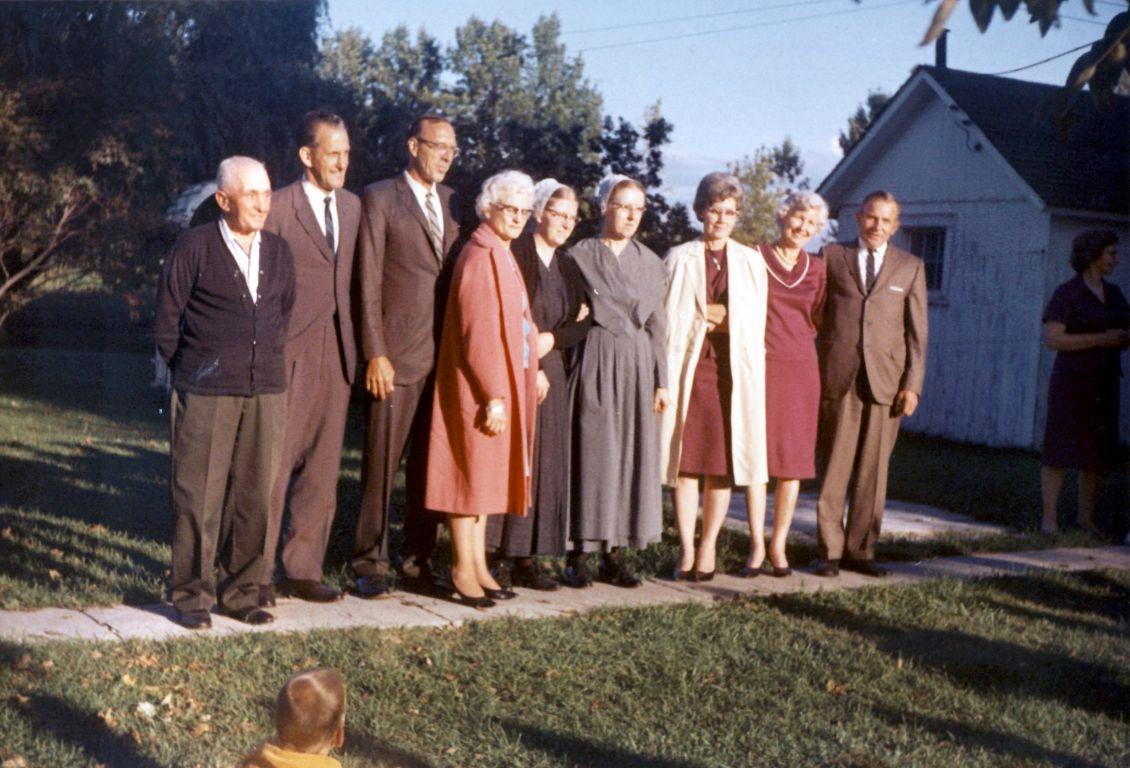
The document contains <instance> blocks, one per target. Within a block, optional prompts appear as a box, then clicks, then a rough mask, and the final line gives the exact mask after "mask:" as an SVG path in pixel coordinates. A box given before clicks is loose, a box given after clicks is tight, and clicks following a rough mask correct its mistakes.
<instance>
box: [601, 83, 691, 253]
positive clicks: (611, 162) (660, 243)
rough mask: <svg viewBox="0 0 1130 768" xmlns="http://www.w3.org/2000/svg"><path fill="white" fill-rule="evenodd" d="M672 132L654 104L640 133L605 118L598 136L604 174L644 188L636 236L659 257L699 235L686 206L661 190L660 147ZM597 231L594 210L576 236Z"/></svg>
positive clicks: (623, 121)
mask: <svg viewBox="0 0 1130 768" xmlns="http://www.w3.org/2000/svg"><path fill="white" fill-rule="evenodd" d="M674 129H675V126H674V125H673V124H672V123H671V122H670V121H669V120H667V118H665V117H663V114H662V110H661V106H660V104H659V103H656V104H654V105H652V106H651V107H650V108H649V109H648V110H647V112H646V113H645V114H644V128H643V132H642V133H641V132H640V131H638V130H637V129H636V127H635V126H634V125H632V124H631V123H630V122H628V121H626V120H625V119H624V118H623V117H620V118H618V119H617V121H616V122H613V120H612V118H611V117H605V118H604V123H603V129H602V131H601V137H600V154H601V163H600V164H601V168H602V169H603V170H604V172H606V173H619V174H623V175H625V176H630V177H632V178H633V179H636V180H637V181H639V182H640V183H641V184H643V185H644V187H645V188H646V189H647V211H646V212H645V214H644V220H643V222H641V224H640V229H639V232H638V233H637V235H636V236H637V237H638V238H639V239H640V240H641V241H642V242H644V243H645V244H646V245H647V246H648V247H649V248H651V249H652V250H653V251H655V252H656V253H659V254H661V255H662V254H664V253H666V252H667V250H668V249H669V248H671V247H672V246H674V245H677V244H679V243H682V242H685V241H687V240H690V239H691V238H693V237H695V236H696V235H697V234H698V232H697V230H695V228H694V226H693V225H692V224H691V218H690V213H689V211H688V210H687V207H686V206H685V205H683V204H682V203H675V204H674V205H671V204H670V203H668V202H667V198H666V197H665V196H664V195H663V193H662V191H661V189H662V181H663V173H662V172H663V146H664V145H666V144H667V143H669V142H670V141H671V132H672V131H673V130H674ZM598 229H599V223H598V222H597V216H596V211H593V216H592V217H591V218H590V221H589V222H588V224H587V225H586V227H584V228H582V229H581V231H580V232H579V236H583V235H585V234H595V233H596V231H597V230H598Z"/></svg>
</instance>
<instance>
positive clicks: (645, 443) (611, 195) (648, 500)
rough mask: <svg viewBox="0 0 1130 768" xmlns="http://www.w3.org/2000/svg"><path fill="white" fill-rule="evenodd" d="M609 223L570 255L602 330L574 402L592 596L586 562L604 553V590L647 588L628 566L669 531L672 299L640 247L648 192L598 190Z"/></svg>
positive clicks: (623, 186)
mask: <svg viewBox="0 0 1130 768" xmlns="http://www.w3.org/2000/svg"><path fill="white" fill-rule="evenodd" d="M597 194H598V198H599V203H600V210H601V213H602V214H603V217H604V220H603V225H602V227H601V232H600V236H599V237H594V238H590V239H588V240H583V241H581V242H580V243H578V244H577V245H576V246H575V247H574V248H573V249H572V250H571V251H570V253H569V255H570V264H571V268H572V269H573V270H575V279H576V280H577V281H578V283H579V284H580V286H581V291H582V292H583V294H584V297H585V301H586V303H587V304H588V305H589V307H590V311H591V319H592V327H591V328H590V329H589V333H588V336H587V337H586V338H585V342H584V347H583V350H582V353H581V356H580V361H579V363H578V365H577V367H576V369H575V370H574V371H573V375H572V377H571V386H572V395H573V433H572V462H573V463H572V472H571V477H572V481H573V496H572V498H573V507H572V510H571V515H572V516H571V520H570V537H571V539H572V546H573V551H572V553H571V554H570V557H569V563H568V566H567V568H566V572H565V573H566V579H567V580H568V582H569V583H570V584H571V585H572V586H588V584H591V583H592V581H591V579H590V577H589V575H588V572H587V563H586V557H587V554H588V553H590V552H601V553H602V554H603V561H602V563H601V568H600V573H599V577H598V578H600V580H601V581H605V582H608V583H610V584H615V585H618V586H622V587H634V586H638V585H639V583H640V581H639V578H638V577H636V576H635V575H634V574H632V573H631V572H630V571H629V570H628V569H627V568H626V567H625V565H624V562H623V560H622V558H621V554H622V552H621V550H622V548H623V547H635V548H642V547H646V546H647V545H649V544H651V543H653V542H655V541H658V540H659V536H660V533H661V531H662V519H661V517H662V515H661V503H662V498H661V491H660V473H659V424H660V421H659V420H660V416H659V414H661V413H662V412H663V410H664V409H665V408H666V406H667V391H666V386H667V361H666V355H665V342H666V339H665V336H666V331H665V325H666V323H665V320H664V315H663V297H664V294H665V292H666V272H665V270H664V268H663V262H662V261H661V260H660V259H659V257H658V256H656V255H655V253H653V252H652V251H651V250H650V249H649V248H647V247H646V246H644V245H642V244H640V243H638V242H637V241H636V240H634V239H633V236H634V235H635V233H636V230H637V229H639V225H640V220H641V219H642V217H643V213H644V202H645V198H644V189H643V185H641V184H640V183H639V182H638V181H635V180H634V179H629V178H627V177H626V176H608V177H605V178H604V179H603V180H602V181H601V182H600V185H599V187H598V190H597Z"/></svg>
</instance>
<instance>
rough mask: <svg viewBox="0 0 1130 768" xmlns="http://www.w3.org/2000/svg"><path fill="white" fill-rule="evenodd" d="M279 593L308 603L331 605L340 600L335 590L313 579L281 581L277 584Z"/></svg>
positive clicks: (340, 596)
mask: <svg viewBox="0 0 1130 768" xmlns="http://www.w3.org/2000/svg"><path fill="white" fill-rule="evenodd" d="M279 592H280V593H282V594H283V595H286V596H289V597H297V598H298V599H299V600H305V601H306V602H308V603H333V602H336V601H338V600H340V599H341V598H342V594H341V593H340V592H338V591H337V590H336V589H333V588H331V587H327V586H326V585H325V584H323V583H322V582H320V581H314V580H313V579H309V580H308V579H283V580H282V581H280V582H279Z"/></svg>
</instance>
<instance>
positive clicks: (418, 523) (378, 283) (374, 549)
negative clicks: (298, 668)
mask: <svg viewBox="0 0 1130 768" xmlns="http://www.w3.org/2000/svg"><path fill="white" fill-rule="evenodd" d="M407 150H408V157H409V159H408V168H407V170H406V171H405V172H404V173H402V174H398V175H396V176H394V177H392V178H390V179H385V180H383V181H379V182H377V183H375V184H370V185H369V186H368V187H366V188H365V192H364V194H363V196H362V208H363V210H362V217H361V233H360V235H359V236H358V250H357V260H358V265H357V271H358V283H359V289H360V290H359V293H360V304H361V306H360V318H361V319H360V323H361V352H362V354H363V355H364V357H365V360H366V363H365V389H366V391H367V392H368V393H369V395H370V398H369V401H368V414H367V416H366V433H365V455H364V458H363V459H362V470H361V484H362V486H363V496H362V499H361V510H360V513H359V515H358V520H357V533H356V536H355V539H354V546H353V556H352V558H351V561H350V565H351V567H352V569H353V573H354V575H355V576H356V577H357V594H358V595H359V596H360V597H363V598H374V597H380V596H381V595H383V594H385V593H387V592H388V591H389V589H390V588H391V580H390V574H389V552H388V533H389V498H390V496H391V493H392V484H393V480H394V479H395V477H396V472H397V470H398V469H399V467H400V461H401V458H402V457H403V455H404V452H405V447H406V446H408V450H409V458H408V466H407V472H406V476H407V482H406V492H407V504H406V510H405V522H404V536H405V542H404V551H403V555H404V557H403V559H402V561H401V573H402V575H403V576H405V577H406V578H408V579H409V580H411V581H413V582H414V583H415V586H416V587H417V588H418V589H422V590H427V589H429V588H430V587H431V585H432V574H431V568H430V564H429V558H430V557H431V550H432V548H433V547H434V546H435V539H436V528H437V525H438V521H437V519H436V518H435V516H433V515H431V514H430V513H428V512H427V511H426V510H425V509H424V506H423V496H424V494H423V485H424V476H425V469H426V466H427V465H426V456H427V454H426V451H427V445H428V432H429V428H430V417H431V410H432V391H433V389H432V382H433V379H432V372H433V369H434V367H435V358H436V348H437V345H438V339H439V331H440V326H441V324H442V321H443V307H444V303H445V301H446V299H447V280H446V279H445V276H446V275H448V274H449V273H450V269H449V266H450V264H451V262H452V261H453V256H454V253H453V248H454V245H455V241H456V239H457V238H458V236H459V226H458V224H457V223H456V217H455V215H454V214H453V200H452V190H451V189H450V188H448V187H445V186H443V185H442V184H441V183H440V182H442V181H443V179H444V177H446V176H447V172H448V170H449V169H450V168H451V164H452V163H453V162H454V161H455V158H456V156H457V155H458V154H459V148H458V147H457V146H456V143H455V129H454V128H453V127H452V125H451V123H450V122H449V121H448V119H447V118H446V117H443V116H441V115H424V116H423V117H421V118H419V119H417V120H416V121H415V122H414V123H413V124H412V127H411V130H410V131H409V134H408V140H407Z"/></svg>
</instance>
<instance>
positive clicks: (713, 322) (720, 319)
mask: <svg viewBox="0 0 1130 768" xmlns="http://www.w3.org/2000/svg"><path fill="white" fill-rule="evenodd" d="M725 325H726V305H725V304H707V305H706V330H708V331H715V330H717V329H719V328H722V327H724V326H725Z"/></svg>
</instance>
